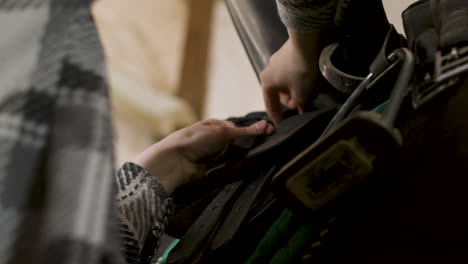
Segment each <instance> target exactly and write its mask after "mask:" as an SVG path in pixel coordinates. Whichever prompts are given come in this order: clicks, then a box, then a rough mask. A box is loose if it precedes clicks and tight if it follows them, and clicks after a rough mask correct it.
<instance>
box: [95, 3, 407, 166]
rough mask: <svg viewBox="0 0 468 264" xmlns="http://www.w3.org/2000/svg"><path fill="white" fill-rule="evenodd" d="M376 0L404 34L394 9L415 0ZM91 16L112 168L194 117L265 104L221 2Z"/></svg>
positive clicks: (106, 7) (107, 10)
mask: <svg viewBox="0 0 468 264" xmlns="http://www.w3.org/2000/svg"><path fill="white" fill-rule="evenodd" d="M252 1H255V0H252ZM271 1H274V0H271ZM383 2H384V6H385V9H386V11H387V16H388V18H389V20H390V22H391V23H393V24H394V25H395V26H396V28H397V29H398V30H399V31H400V32H403V30H402V25H401V12H402V11H403V10H404V9H405V8H406V7H407V6H408V5H410V4H411V3H413V2H415V0H384V1H383ZM93 13H94V16H95V20H96V23H97V25H98V30H99V33H100V35H101V39H102V42H103V45H104V48H105V52H106V56H107V62H108V75H109V77H110V93H111V100H112V107H113V112H114V133H115V135H116V142H115V147H116V162H117V165H120V164H122V163H123V162H124V161H127V160H130V159H132V158H133V157H134V156H135V155H136V154H138V153H139V152H141V151H142V150H143V149H145V148H146V147H148V146H149V145H151V144H152V143H154V142H156V141H157V140H158V139H160V138H162V137H164V136H166V135H167V134H169V133H171V132H173V131H174V130H176V129H178V128H181V127H184V126H187V125H190V124H192V123H193V122H196V121H197V120H200V119H206V118H221V119H224V118H227V117H230V116H240V115H244V114H246V113H248V112H251V111H258V110H262V109H263V108H264V107H263V100H262V97H261V88H260V84H259V82H258V80H257V77H256V76H255V73H254V71H253V69H252V67H251V65H250V63H249V60H248V58H247V55H246V53H245V51H244V49H243V47H242V44H241V42H240V40H239V37H238V35H237V33H236V31H235V29H234V26H233V24H232V21H231V18H230V17H229V14H228V12H227V9H226V7H225V5H224V1H222V0H132V1H128V0H99V1H97V2H96V3H95V5H94V7H93Z"/></svg>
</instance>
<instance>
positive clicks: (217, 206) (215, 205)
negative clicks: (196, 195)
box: [168, 179, 243, 264]
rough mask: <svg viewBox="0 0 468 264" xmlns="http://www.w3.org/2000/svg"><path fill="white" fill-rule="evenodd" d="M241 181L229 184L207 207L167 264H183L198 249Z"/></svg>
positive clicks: (172, 253) (170, 256)
mask: <svg viewBox="0 0 468 264" xmlns="http://www.w3.org/2000/svg"><path fill="white" fill-rule="evenodd" d="M242 183H243V180H242V179H241V180H238V181H236V182H234V183H230V184H228V185H226V187H224V189H223V190H222V191H221V192H220V193H219V194H218V196H216V198H215V199H214V200H213V201H212V202H211V203H210V205H208V207H207V209H205V211H203V213H202V214H201V215H200V217H199V218H198V219H197V221H195V223H194V224H193V225H192V227H191V228H190V229H189V230H188V231H187V233H186V234H185V235H184V236H183V237H182V239H181V240H180V242H179V243H178V244H177V246H176V247H175V248H174V249H173V250H172V251H171V253H170V254H169V257H168V263H170V264H175V263H184V262H186V261H188V260H189V258H190V256H191V255H192V254H194V253H195V251H196V250H198V249H199V247H200V245H201V244H202V242H203V241H204V240H205V239H206V238H207V237H208V235H209V234H210V232H211V231H212V230H213V229H214V227H215V226H216V224H217V223H218V220H219V219H220V217H221V215H222V212H223V209H224V206H225V205H226V204H227V202H228V201H229V200H230V199H231V197H232V196H233V195H234V194H235V193H236V191H237V190H238V189H239V187H240V186H241V185H242Z"/></svg>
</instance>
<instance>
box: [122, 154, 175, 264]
mask: <svg viewBox="0 0 468 264" xmlns="http://www.w3.org/2000/svg"><path fill="white" fill-rule="evenodd" d="M116 177H117V185H118V193H117V197H116V200H117V208H118V212H117V214H118V217H119V220H120V224H121V226H120V233H121V236H122V240H123V244H122V245H123V248H122V252H123V253H124V255H125V258H126V260H127V262H128V263H140V260H141V259H140V258H141V254H142V249H143V246H144V244H145V241H146V239H147V237H148V236H153V238H155V240H156V245H155V246H156V249H157V247H158V246H159V239H160V238H161V236H162V234H163V232H164V230H165V228H166V226H167V222H168V218H169V216H170V215H171V214H172V211H173V203H172V198H170V197H168V195H167V194H166V192H165V191H164V189H163V187H162V185H161V184H160V183H159V182H158V181H157V180H156V178H155V177H153V176H152V175H151V174H149V173H148V172H147V171H146V170H145V169H143V168H142V167H140V166H138V165H137V164H134V163H131V162H127V163H125V164H124V165H123V166H122V167H121V168H120V169H119V170H118V171H117V175H116Z"/></svg>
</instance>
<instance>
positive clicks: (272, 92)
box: [263, 87, 283, 125]
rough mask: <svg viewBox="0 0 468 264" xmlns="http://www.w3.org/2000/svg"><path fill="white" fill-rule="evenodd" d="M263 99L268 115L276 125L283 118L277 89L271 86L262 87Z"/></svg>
mask: <svg viewBox="0 0 468 264" xmlns="http://www.w3.org/2000/svg"><path fill="white" fill-rule="evenodd" d="M263 100H264V102H265V108H266V112H267V113H268V116H270V118H271V120H273V123H275V124H276V125H278V124H279V123H280V122H281V121H282V120H283V111H282V110H281V103H280V97H279V93H278V91H277V89H275V88H273V87H269V88H268V87H267V88H264V89H263Z"/></svg>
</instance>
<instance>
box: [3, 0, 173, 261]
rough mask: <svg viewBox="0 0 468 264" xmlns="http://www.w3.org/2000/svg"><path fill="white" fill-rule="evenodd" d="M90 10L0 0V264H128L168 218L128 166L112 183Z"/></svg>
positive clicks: (149, 184) (84, 1)
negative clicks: (124, 255) (119, 222)
mask: <svg viewBox="0 0 468 264" xmlns="http://www.w3.org/2000/svg"><path fill="white" fill-rule="evenodd" d="M91 2H92V1H90V0H0V32H1V34H2V37H1V38H0V238H1V239H0V264H3V263H122V262H125V261H124V258H123V254H122V251H121V246H122V245H123V249H124V250H123V252H124V253H127V260H129V261H130V262H132V263H133V262H135V263H137V262H139V254H140V252H141V247H142V245H143V244H144V241H145V238H146V236H147V235H148V233H150V231H151V230H153V232H152V233H153V234H156V235H158V234H160V233H161V232H162V230H164V227H165V223H166V222H167V214H168V213H170V211H171V200H170V199H167V197H166V196H165V195H164V191H163V189H162V187H161V186H160V185H159V184H158V183H157V182H156V180H155V179H154V177H152V176H151V175H149V174H148V173H146V172H144V170H143V169H142V168H140V167H138V166H137V165H134V164H133V165H131V166H130V165H128V164H127V168H125V166H124V168H122V169H121V170H119V173H118V174H117V178H114V177H113V171H114V170H113V167H112V164H113V157H112V152H113V147H112V127H111V121H110V120H111V119H110V111H109V100H108V96H107V91H106V86H105V82H104V65H103V62H104V58H103V54H102V49H101V46H100V42H99V39H98V36H97V32H96V29H95V26H94V23H93V20H92V17H91V14H90V9H89V7H90V4H91ZM124 178H125V179H126V180H125V181H123V182H122V180H121V179H124ZM127 178H128V179H127ZM116 179H117V182H118V184H115V183H116ZM121 183H123V184H121ZM135 183H138V184H135ZM136 185H138V186H136ZM117 186H118V187H119V188H117ZM125 186H127V187H125ZM130 188H133V191H132V195H130V193H129V191H128V190H129V189H130ZM115 196H116V197H117V202H118V203H119V204H118V206H117V207H116V206H115V199H114V197H115ZM124 196H126V198H125V199H123V198H122V197H124ZM118 220H120V221H121V228H120V231H121V232H122V234H123V238H124V239H123V243H121V241H122V240H121V239H120V236H119V228H118V226H117V225H118ZM135 247H137V248H135ZM130 253H131V254H130ZM129 254H130V255H131V256H130V257H129V256H128V255H129Z"/></svg>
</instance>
